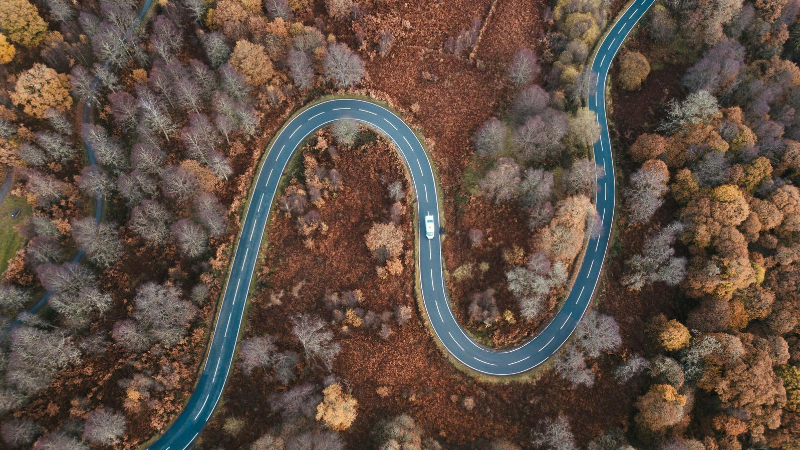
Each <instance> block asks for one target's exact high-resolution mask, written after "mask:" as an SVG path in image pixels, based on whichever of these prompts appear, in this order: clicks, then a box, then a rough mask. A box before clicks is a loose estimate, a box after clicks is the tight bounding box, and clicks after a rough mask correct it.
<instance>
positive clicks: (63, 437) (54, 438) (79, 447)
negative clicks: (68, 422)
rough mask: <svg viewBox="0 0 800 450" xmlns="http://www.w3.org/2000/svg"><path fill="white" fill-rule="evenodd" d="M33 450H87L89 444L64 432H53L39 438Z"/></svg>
mask: <svg viewBox="0 0 800 450" xmlns="http://www.w3.org/2000/svg"><path fill="white" fill-rule="evenodd" d="M33 450H89V444H87V443H85V442H83V441H81V440H80V439H78V438H75V437H72V436H70V435H69V434H67V433H66V432H64V431H53V432H50V433H48V434H46V435H44V436H42V437H41V438H39V440H38V441H36V444H35V445H34V446H33Z"/></svg>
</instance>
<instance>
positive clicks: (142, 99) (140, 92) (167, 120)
mask: <svg viewBox="0 0 800 450" xmlns="http://www.w3.org/2000/svg"><path fill="white" fill-rule="evenodd" d="M137 96H138V97H139V99H138V102H137V106H138V108H139V112H140V113H141V116H142V124H143V125H144V126H145V127H147V128H148V129H150V130H152V131H153V132H154V133H156V132H157V133H162V134H163V135H164V138H165V139H166V140H167V141H169V137H170V135H172V133H174V132H175V130H176V129H177V126H176V125H175V123H174V122H173V121H172V118H171V117H170V116H169V113H168V112H167V110H166V108H165V107H164V105H162V103H161V101H160V100H159V99H158V97H156V96H155V95H153V93H152V92H151V91H150V90H149V89H147V88H146V87H139V88H137Z"/></svg>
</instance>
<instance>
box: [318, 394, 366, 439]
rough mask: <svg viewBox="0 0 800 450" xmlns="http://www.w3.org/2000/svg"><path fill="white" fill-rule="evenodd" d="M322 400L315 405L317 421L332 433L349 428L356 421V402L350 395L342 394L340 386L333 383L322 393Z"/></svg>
mask: <svg viewBox="0 0 800 450" xmlns="http://www.w3.org/2000/svg"><path fill="white" fill-rule="evenodd" d="M322 394H323V396H324V398H323V399H322V403H320V404H319V405H317V420H319V421H322V422H324V423H325V426H327V427H328V428H330V429H331V430H334V431H343V430H346V429H348V428H350V425H352V424H353V421H354V420H356V408H357V407H358V402H357V401H356V399H355V397H353V396H352V395H350V394H348V393H346V392H342V386H341V385H339V383H334V384H332V385H330V386H328V387H326V388H325V390H324V391H322Z"/></svg>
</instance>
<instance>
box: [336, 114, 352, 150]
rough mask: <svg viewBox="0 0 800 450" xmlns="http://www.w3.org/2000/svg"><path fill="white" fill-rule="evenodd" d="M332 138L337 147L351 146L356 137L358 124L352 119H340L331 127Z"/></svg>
mask: <svg viewBox="0 0 800 450" xmlns="http://www.w3.org/2000/svg"><path fill="white" fill-rule="evenodd" d="M331 133H333V138H334V139H336V142H337V143H338V144H339V145H345V146H348V147H349V146H351V145H353V144H354V143H355V141H356V137H357V136H358V123H356V121H355V120H352V119H341V120H337V121H336V122H333V124H332V125H331Z"/></svg>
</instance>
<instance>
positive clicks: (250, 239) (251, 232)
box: [247, 222, 256, 241]
mask: <svg viewBox="0 0 800 450" xmlns="http://www.w3.org/2000/svg"><path fill="white" fill-rule="evenodd" d="M254 231H256V224H255V222H253V229H251V230H250V237H249V238H248V239H247V240H248V241H252V240H253V232H254Z"/></svg>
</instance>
